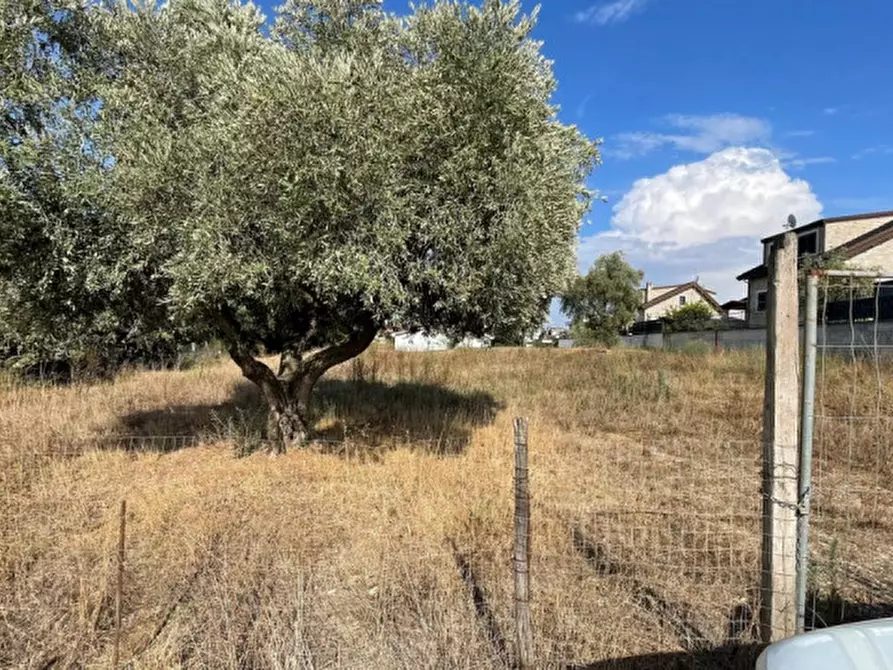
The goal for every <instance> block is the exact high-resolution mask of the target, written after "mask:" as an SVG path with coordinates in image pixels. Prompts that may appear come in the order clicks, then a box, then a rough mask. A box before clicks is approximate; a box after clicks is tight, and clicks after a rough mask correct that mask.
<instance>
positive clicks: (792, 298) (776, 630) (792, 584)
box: [760, 233, 800, 642]
mask: <svg viewBox="0 0 893 670" xmlns="http://www.w3.org/2000/svg"><path fill="white" fill-rule="evenodd" d="M768 289H769V290H768V295H767V298H768V300H767V305H766V306H767V310H766V311H767V314H766V316H767V329H766V389H765V406H764V414H763V486H762V489H763V490H762V500H763V523H762V535H763V541H762V544H763V546H762V569H761V580H760V582H761V583H760V586H761V588H760V591H761V594H762V598H761V602H762V606H761V610H760V633H761V637H762V639H763V641H764V642H774V641H775V640H780V639H782V638H785V637H788V636H790V635H793V634H794V632H795V630H796V624H797V606H796V582H797V579H796V577H797V575H796V572H797V514H796V512H797V466H798V463H797V447H798V440H797V432H798V428H799V426H798V423H799V422H798V415H799V410H800V407H799V404H800V403H799V390H800V388H799V386H800V385H799V380H798V379H797V377H798V372H799V370H798V368H799V362H800V356H799V351H798V346H799V340H800V332H799V323H798V311H799V296H798V292H797V236H796V234H794V233H787V234H785V236H784V237H783V238H782V239H781V240H779V242H776V243H775V245H774V246H773V248H772V250H771V252H770V254H769V286H768Z"/></svg>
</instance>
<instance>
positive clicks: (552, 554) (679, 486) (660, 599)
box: [531, 439, 761, 666]
mask: <svg viewBox="0 0 893 670" xmlns="http://www.w3.org/2000/svg"><path fill="white" fill-rule="evenodd" d="M760 454H761V448H760V443H759V442H757V441H754V440H749V441H743V440H742V441H733V440H720V439H715V440H710V439H705V440H697V441H695V440H673V439H666V440H649V441H647V442H646V443H644V444H641V445H638V446H633V445H632V444H628V443H621V444H612V443H611V441H606V442H605V444H603V445H602V448H600V449H599V451H598V452H597V453H595V454H592V462H591V463H585V464H581V465H580V468H581V470H583V471H585V475H582V474H581V479H580V482H581V483H582V484H583V485H582V486H580V487H579V488H578V489H576V490H574V489H571V488H569V487H568V486H567V485H566V482H563V481H557V480H550V478H549V477H548V476H545V477H538V476H537V470H536V468H537V467H540V468H541V467H544V465H543V464H537V463H536V462H534V464H533V466H532V467H534V468H535V469H534V473H533V479H534V482H535V483H537V484H538V486H536V488H535V491H536V496H535V498H534V500H535V504H534V509H533V514H534V519H535V527H536V534H535V535H534V537H533V538H532V540H533V552H532V554H533V558H532V568H531V577H532V580H533V581H532V589H533V593H534V598H533V602H532V607H533V619H534V622H535V624H536V630H537V633H538V638H537V642H538V647H539V648H538V651H539V654H540V660H542V661H544V662H545V663H546V664H547V665H549V664H551V665H562V664H565V665H567V664H568V663H570V664H578V665H582V666H585V664H586V663H593V662H602V663H604V662H606V661H607V660H610V659H617V658H629V657H644V656H647V655H654V654H674V655H675V656H676V657H677V658H679V659H684V658H685V657H686V656H690V657H691V659H692V660H694V659H696V658H697V657H701V656H703V657H704V658H705V659H707V660H705V662H708V663H709V662H719V661H717V660H716V659H715V657H714V656H711V654H715V653H716V651H717V650H718V649H724V650H725V651H727V652H728V651H732V652H734V648H735V647H738V646H741V647H742V648H746V647H749V646H751V645H754V644H755V643H756V642H757V640H758V631H757V623H758V621H757V620H758V612H759V607H760V541H761V540H760V537H761V522H760V515H761V504H760V494H759V491H760ZM667 662H669V661H667Z"/></svg>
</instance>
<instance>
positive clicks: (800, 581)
mask: <svg viewBox="0 0 893 670" xmlns="http://www.w3.org/2000/svg"><path fill="white" fill-rule="evenodd" d="M818 289H819V283H818V277H817V276H816V275H815V274H813V273H810V274H809V275H808V276H807V278H806V323H805V328H804V332H803V348H804V356H803V390H802V393H801V404H800V472H799V475H800V477H799V481H798V491H797V499H798V500H797V632H798V633H802V632H803V631H804V629H805V627H806V588H807V584H806V577H807V572H808V570H809V508H810V502H811V496H812V435H813V424H814V421H815V368H816V354H817V349H818V302H819V301H818V293H819V290H818Z"/></svg>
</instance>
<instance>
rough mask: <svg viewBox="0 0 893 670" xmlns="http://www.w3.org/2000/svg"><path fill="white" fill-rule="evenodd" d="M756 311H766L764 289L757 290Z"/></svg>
mask: <svg viewBox="0 0 893 670" xmlns="http://www.w3.org/2000/svg"><path fill="white" fill-rule="evenodd" d="M757 311H758V312H765V311H766V291H757Z"/></svg>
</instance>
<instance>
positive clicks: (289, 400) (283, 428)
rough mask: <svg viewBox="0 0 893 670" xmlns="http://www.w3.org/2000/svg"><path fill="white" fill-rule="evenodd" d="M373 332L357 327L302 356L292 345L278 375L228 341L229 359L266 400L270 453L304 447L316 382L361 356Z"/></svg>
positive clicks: (367, 327)
mask: <svg viewBox="0 0 893 670" xmlns="http://www.w3.org/2000/svg"><path fill="white" fill-rule="evenodd" d="M377 332H378V329H377V327H376V326H375V324H374V323H373V322H371V321H368V322H364V323H361V324H358V325H357V328H356V329H355V330H354V331H353V332H352V333H351V334H350V335H349V336H348V337H347V338H346V339H345V340H344V341H342V342H341V343H339V344H335V345H332V346H329V347H325V348H323V349H320V350H318V351H315V352H314V353H312V354H310V355H308V356H306V357H303V355H302V351H301V349H302V347H301V345H300V343H298V344H295V345H294V346H292V347H289V348H286V349H285V350H284V351H283V352H282V354H281V358H280V362H279V372H278V374H276V373H274V372H273V370H272V369H271V368H270V367H269V366H267V365H266V364H265V363H263V362H262V361H259V360H258V359H256V358H255V357H254V356H253V355H251V354H250V353H249V352H248V351H247V349H246V347H245V346H244V345H243V344H241V343H239V342H238V341H236V340H233V339H230V346H229V354H230V356H231V357H232V359H233V360H234V361H235V363H236V365H238V366H239V369H241V371H242V375H243V376H244V377H245V378H246V379H248V380H249V381H251V382H253V383H254V384H256V385H257V386H258V388H259V389H260V391H261V394H262V395H263V397H264V399H265V400H266V401H267V406H268V407H269V413H268V415H267V440H268V441H269V443H270V451H271V452H272V453H284V452H285V451H286V449H289V448H294V447H297V448H300V447H303V446H305V445H306V444H307V442H308V441H309V439H310V435H311V430H312V426H313V422H312V418H311V397H312V395H313V389H314V387H315V386H316V382H317V381H319V378H320V377H322V376H323V374H325V372H326V371H327V370H329V369H331V368H333V367H334V366H336V365H339V364H341V363H343V362H345V361H348V360H350V359H351V358H354V357H355V356H359V355H360V354H361V353H363V352H364V351H365V350H366V349H367V348H368V347H369V345H370V344H372V341H373V340H374V339H375V335H376V333H377Z"/></svg>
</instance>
